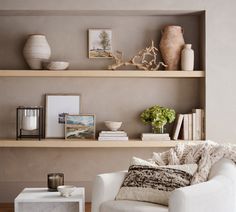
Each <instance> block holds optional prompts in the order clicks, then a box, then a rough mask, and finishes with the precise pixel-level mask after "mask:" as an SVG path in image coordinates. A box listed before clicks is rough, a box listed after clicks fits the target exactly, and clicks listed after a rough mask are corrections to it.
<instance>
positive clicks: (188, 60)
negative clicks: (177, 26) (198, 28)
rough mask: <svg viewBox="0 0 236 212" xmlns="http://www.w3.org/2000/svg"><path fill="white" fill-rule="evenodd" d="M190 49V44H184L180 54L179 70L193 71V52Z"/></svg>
mask: <svg viewBox="0 0 236 212" xmlns="http://www.w3.org/2000/svg"><path fill="white" fill-rule="evenodd" d="M191 47H192V44H186V45H184V48H183V50H182V52H181V69H182V70H183V71H193V69H194V51H193V50H192V49H191Z"/></svg>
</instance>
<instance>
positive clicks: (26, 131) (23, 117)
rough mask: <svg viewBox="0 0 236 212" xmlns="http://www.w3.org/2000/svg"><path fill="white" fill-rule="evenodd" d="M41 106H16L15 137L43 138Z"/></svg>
mask: <svg viewBox="0 0 236 212" xmlns="http://www.w3.org/2000/svg"><path fill="white" fill-rule="evenodd" d="M43 117H44V114H43V107H41V106H35V107H32V106H29V107H28V106H20V107H17V108H16V139H17V140H18V139H21V138H38V139H39V140H40V139H41V138H43V128H44V124H43V123H44V122H43Z"/></svg>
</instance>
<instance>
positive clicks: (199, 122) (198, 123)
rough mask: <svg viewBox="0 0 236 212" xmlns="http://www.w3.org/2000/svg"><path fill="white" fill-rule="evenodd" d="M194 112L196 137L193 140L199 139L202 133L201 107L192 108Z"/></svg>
mask: <svg viewBox="0 0 236 212" xmlns="http://www.w3.org/2000/svg"><path fill="white" fill-rule="evenodd" d="M192 111H193V112H194V113H196V123H195V124H196V126H195V127H196V139H195V140H201V134H202V132H201V131H202V112H201V109H193V110H192Z"/></svg>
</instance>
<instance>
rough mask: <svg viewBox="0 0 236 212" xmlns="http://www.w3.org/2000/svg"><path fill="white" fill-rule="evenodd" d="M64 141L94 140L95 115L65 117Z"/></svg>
mask: <svg viewBox="0 0 236 212" xmlns="http://www.w3.org/2000/svg"><path fill="white" fill-rule="evenodd" d="M65 139H66V140H69V139H95V115H66V116H65Z"/></svg>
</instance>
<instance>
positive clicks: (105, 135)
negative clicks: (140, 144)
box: [99, 133, 127, 137]
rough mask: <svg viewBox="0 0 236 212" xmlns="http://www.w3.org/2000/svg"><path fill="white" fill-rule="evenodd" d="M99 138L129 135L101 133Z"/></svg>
mask: <svg viewBox="0 0 236 212" xmlns="http://www.w3.org/2000/svg"><path fill="white" fill-rule="evenodd" d="M99 136H102V137H112V136H113V137H124V136H127V133H122V134H121V133H99Z"/></svg>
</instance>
